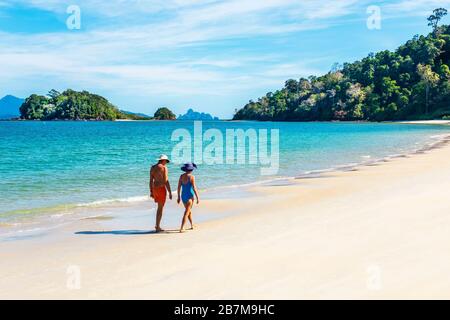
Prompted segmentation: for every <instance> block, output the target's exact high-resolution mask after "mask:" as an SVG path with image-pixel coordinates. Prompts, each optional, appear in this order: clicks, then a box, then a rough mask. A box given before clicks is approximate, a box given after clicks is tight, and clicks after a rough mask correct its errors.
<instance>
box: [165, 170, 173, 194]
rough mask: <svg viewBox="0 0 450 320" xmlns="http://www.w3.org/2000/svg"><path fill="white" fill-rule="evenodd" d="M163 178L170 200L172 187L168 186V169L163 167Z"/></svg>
mask: <svg viewBox="0 0 450 320" xmlns="http://www.w3.org/2000/svg"><path fill="white" fill-rule="evenodd" d="M164 179H165V180H166V188H167V192H169V199H170V200H172V189H171V188H170V182H169V170H168V169H167V168H166V167H164Z"/></svg>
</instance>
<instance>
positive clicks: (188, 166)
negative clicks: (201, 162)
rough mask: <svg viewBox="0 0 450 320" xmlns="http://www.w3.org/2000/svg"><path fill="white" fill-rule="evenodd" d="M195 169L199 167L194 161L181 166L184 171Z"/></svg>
mask: <svg viewBox="0 0 450 320" xmlns="http://www.w3.org/2000/svg"><path fill="white" fill-rule="evenodd" d="M195 169H197V165H196V164H195V163H192V162H188V163H185V164H184V165H183V166H182V167H181V170H182V171H184V172H190V171H194V170H195Z"/></svg>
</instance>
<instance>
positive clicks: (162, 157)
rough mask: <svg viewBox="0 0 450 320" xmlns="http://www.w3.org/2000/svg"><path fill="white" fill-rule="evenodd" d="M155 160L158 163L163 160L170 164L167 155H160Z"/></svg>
mask: <svg viewBox="0 0 450 320" xmlns="http://www.w3.org/2000/svg"><path fill="white" fill-rule="evenodd" d="M156 160H157V161H158V162H159V161H163V160H166V161H167V162H170V160H169V157H168V156H167V155H165V154H162V155H160V156H159V158H158V159H156Z"/></svg>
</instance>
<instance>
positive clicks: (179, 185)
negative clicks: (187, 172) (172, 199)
mask: <svg viewBox="0 0 450 320" xmlns="http://www.w3.org/2000/svg"><path fill="white" fill-rule="evenodd" d="M181 177H182V176H180V179H179V180H178V189H177V194H178V199H177V202H178V203H180V201H181V198H180V197H181V196H180V194H181Z"/></svg>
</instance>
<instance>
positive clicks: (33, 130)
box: [0, 121, 450, 225]
mask: <svg viewBox="0 0 450 320" xmlns="http://www.w3.org/2000/svg"><path fill="white" fill-rule="evenodd" d="M180 128H185V129H188V130H189V131H190V132H192V131H193V128H194V126H193V122H189V121H174V122H0V195H1V196H0V223H1V224H3V225H7V224H9V223H18V222H20V221H22V220H26V219H31V218H34V217H37V216H39V217H42V216H46V215H50V214H55V213H57V212H58V211H60V210H67V209H68V208H72V207H79V206H90V205H93V206H101V205H102V204H111V203H115V202H117V203H127V202H133V201H142V200H144V199H146V196H147V195H148V171H149V167H150V165H151V164H152V163H153V162H154V159H155V158H156V157H157V156H158V155H159V154H161V153H166V154H168V155H169V156H170V155H171V152H172V149H173V148H174V146H175V145H176V144H177V142H173V141H171V135H172V132H173V131H174V130H176V129H180ZM203 128H204V130H207V129H209V128H216V129H219V130H220V131H221V132H223V133H224V135H225V130H226V129H244V130H247V129H256V130H258V129H278V130H279V134H280V152H279V158H280V169H279V171H278V173H277V175H275V176H262V175H261V173H260V166H259V165H248V164H241V165H226V164H224V165H200V166H199V170H198V171H197V172H196V176H197V181H198V185H199V188H200V189H201V190H203V191H205V190H212V189H217V188H222V187H225V186H239V185H244V184H249V183H257V182H260V181H266V180H270V179H276V178H279V177H286V176H289V177H291V176H301V175H305V174H309V173H311V172H315V171H320V170H326V169H331V168H339V167H346V166H351V165H355V164H359V163H363V162H370V161H376V160H377V159H381V158H384V157H388V156H393V155H399V154H404V153H409V152H413V151H414V150H417V149H420V148H422V147H423V146H425V145H426V144H429V143H432V142H433V141H436V139H438V138H439V136H442V135H445V134H448V133H449V132H450V128H449V127H448V126H436V125H410V124H408V125H407V124H396V123H383V124H375V123H273V122H222V121H219V122H204V123H203ZM269 150H270V148H269ZM239 152H248V150H240V151H239ZM169 170H170V173H171V175H170V180H171V182H172V188H173V189H174V190H175V188H176V182H177V179H178V177H179V174H180V173H181V171H180V170H179V166H178V165H176V164H170V165H169Z"/></svg>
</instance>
